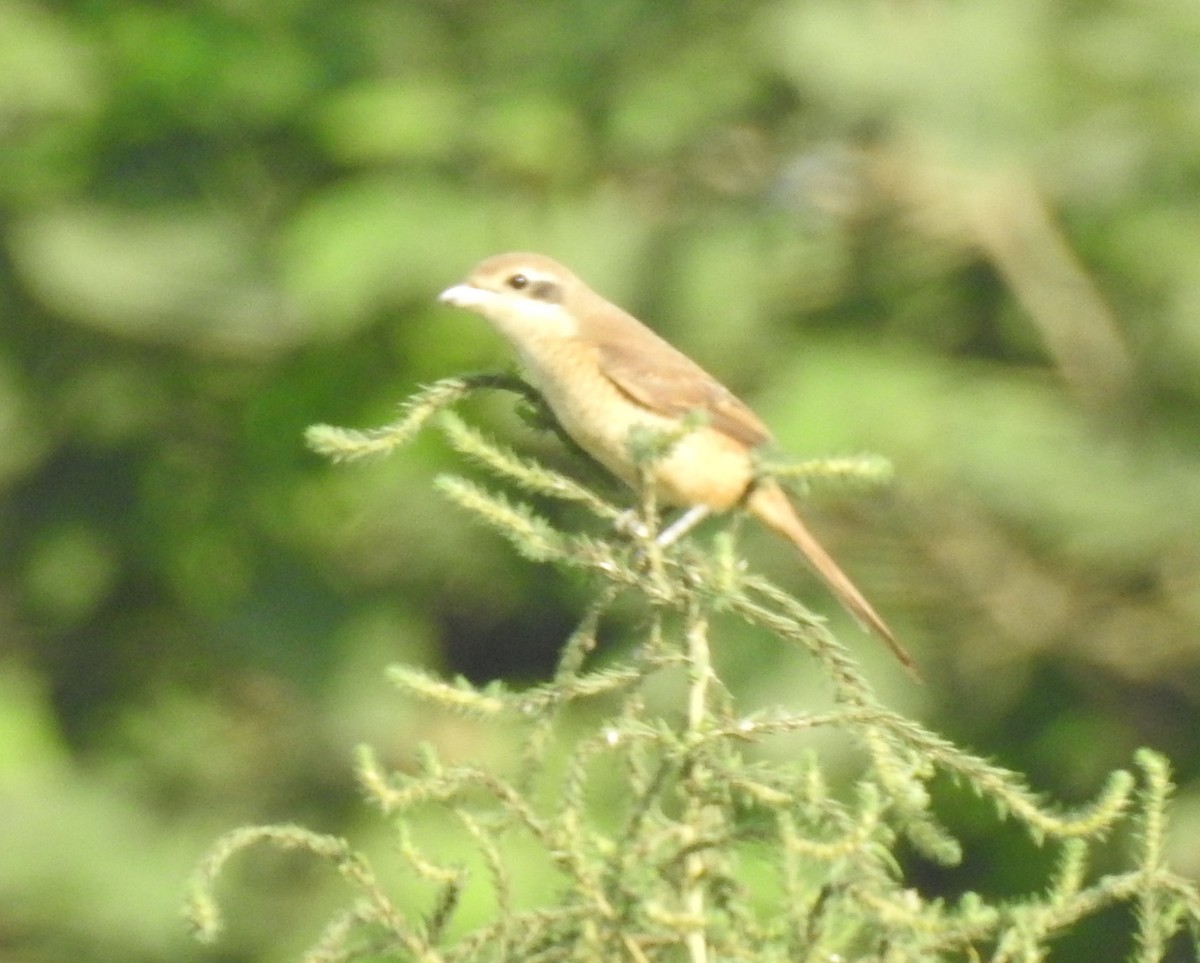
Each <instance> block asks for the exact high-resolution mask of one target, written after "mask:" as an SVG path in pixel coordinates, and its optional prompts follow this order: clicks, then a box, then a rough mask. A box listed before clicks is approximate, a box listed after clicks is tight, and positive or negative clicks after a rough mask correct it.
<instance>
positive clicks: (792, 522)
mask: <svg viewBox="0 0 1200 963" xmlns="http://www.w3.org/2000/svg"><path fill="white" fill-rule="evenodd" d="M746 508H747V509H748V510H749V512H750V513H751V514H752V515H754V516H755V517H756V518H757V519H758V520H759V521H760V522H762V523H763V524H764V525H766V526H767V527H768V528H770V529H772V530H774V531H776V532H778V533H779V534H780V535H782V536H784V538H786V539H787V540H788V541H790V542H791V543H792V544H793V545H795V546H796V548H797V549H799V550H800V554H801V555H803V556H804V558H805V560H806V561H807V562H808V564H809V565H810V566H812V568H813V571H815V572H816V573H817V574H818V575H819V576H820V577H821V579H822V580H823V581H824V582H825V584H826V585H827V586H829V589H830V591H832V592H833V594H834V596H836V598H837V600H838V601H839V602H840V603H841V604H842V607H843V608H844V609H845V610H846V611H847V612H849V613H850V614H851V615H853V616H854V618H855V619H856V620H857V621H858V623H859V624H860V625H861V626H862V627H863V628H864V629H866V630H868V631H871V632H874V633H875V634H876V635H877V636H879V638H880V639H882V640H883V641H884V643H886V645H887V647H888V648H889V649H891V650H892V654H893V655H895V656H896V658H897V659H899V660H900V662H901V664H902V665H903V666H904V668H905V669H907V670H908V672H909V674H910V675H912V676H913V677H914V678H915V679H917V680H918V681H921V673H920V672H919V671H918V669H917V664H916V662H915V661H913V657H912V656H911V655H909V654H908V650H907V649H905V648H904V646H903V645H901V644H900V642H899V641H898V640H897V639H896V636H895V635H894V634H893V633H892V630H891V629H890V628H888V626H887V623H886V622H884V621H883V619H882V618H880V616H879V614H878V613H877V612H876V611H875V609H874V608H872V607H871V603H870V602H868V601H867V600H866V598H865V597H864V596H863V594H862V592H860V591H859V590H858V588H857V587H856V586H855V585H854V583H853V582H851V581H850V578H849V576H848V575H846V573H845V572H843V571H842V570H841V568H840V567H839V566H838V564H837V562H835V561H834V560H833V557H832V556H831V555H830V554H829V553H828V552H827V551H825V549H824V548H822V547H821V543H820V542H818V541H817V540H816V538H815V537H814V536H813V534H812V532H810V531H809V530H808V528H807V527H806V526H805V524H804V522H802V521H801V520H800V516H799V515H797V514H796V510H795V509H794V508H793V507H792V503H791V502H789V501H788V498H787V495H785V494H784V492H783V489H782V488H780V487H779V485H777V484H776V483H775V482H771V481H766V482H762V483H760V484H759V485H758V486H757V487H756V488H755V489H754V491H752V492H751V493H750V497H749V498H748V499H747V500H746Z"/></svg>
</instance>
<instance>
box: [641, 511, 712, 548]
mask: <svg viewBox="0 0 1200 963" xmlns="http://www.w3.org/2000/svg"><path fill="white" fill-rule="evenodd" d="M711 512H712V509H711V508H709V507H708V506H707V505H693V506H692V507H691V508H689V509H688V510H687V511H685V512H684V513H683V514H682V515H680V516H679V517H678V518H677V519H675V521H673V522H671V524H670V525H668V526H667V527H666V528H664V529H663V530H662V531H661V532H659V533H658V537H657V538H655V539H654V541H655V542H656V543H657V544H658V546H659V548H667V547H668V546H671V545H674V544H675V543H676V542H677V541H679V540H680V539H681V538H683V536H684V535H686V534H687V533H688V532H690V531H691V530H692V529H693V528H695V527H696V526H697V525H699V524H700V523H701V522H702V521H704V519H706V518H708V516H709V514H711Z"/></svg>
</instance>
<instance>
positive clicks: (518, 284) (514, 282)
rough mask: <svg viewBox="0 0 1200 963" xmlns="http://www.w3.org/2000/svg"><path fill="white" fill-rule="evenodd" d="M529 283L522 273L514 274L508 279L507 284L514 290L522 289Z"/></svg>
mask: <svg viewBox="0 0 1200 963" xmlns="http://www.w3.org/2000/svg"><path fill="white" fill-rule="evenodd" d="M528 285H529V278H527V277H526V276H525V275H524V274H514V275H513V276H512V277H510V278H509V279H508V286H509V287H510V288H512V289H513V290H514V291H521V290H524V288H526V287H527V286H528Z"/></svg>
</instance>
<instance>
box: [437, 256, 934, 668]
mask: <svg viewBox="0 0 1200 963" xmlns="http://www.w3.org/2000/svg"><path fill="white" fill-rule="evenodd" d="M440 300H441V301H443V302H444V303H446V304H452V305H454V306H456V307H460V308H466V309H467V310H469V311H474V312H475V313H477V314H480V315H482V316H483V317H484V318H485V319H486V320H487V321H489V322H490V323H491V324H492V326H493V327H495V328H496V330H497V331H499V332H500V333H501V334H502V335H504V337H506V338H507V339H508V340H509V341H510V342H511V343H512V346H513V347H514V348H515V349H516V352H517V355H518V356H519V357H520V360H521V362H522V364H523V365H524V367H525V370H526V372H527V373H528V377H529V380H530V382H531V383H532V384H533V387H534V388H536V389H537V390H538V392H539V393H540V394H541V395H542V397H543V398H545V400H546V403H547V404H548V405H549V406H550V410H551V411H552V412H553V413H554V416H555V417H556V418H557V419H558V421H559V423H560V424H561V425H562V427H563V429H564V430H565V431H566V432H567V434H568V435H570V436H571V437H572V438H573V439H575V441H576V442H577V443H578V444H579V446H580V447H581V448H583V449H584V451H586V452H587V453H588V454H590V455H591V456H592V457H593V458H595V459H596V460H597V461H598V462H600V464H602V465H603V466H604V467H605V468H607V469H608V470H609V471H611V472H612V473H613V474H614V475H616V476H617V477H618V478H620V479H622V480H624V481H625V482H626V483H628V484H629V485H631V486H634V487H636V486H638V485H639V484H640V483H641V481H642V478H643V475H646V474H648V477H649V480H650V481H651V482H652V483H653V484H654V486H655V493H656V495H657V497H658V498H659V499H660V500H661V501H662V502H663V503H664V504H667V505H675V506H682V507H686V508H688V509H690V511H689V513H688V518H689V520H690V521H691V522H695V521H698V520H699V518H701V517H703V516H704V515H705V514H707V513H709V512H724V511H727V510H729V509H731V508H734V507H737V506H740V507H743V508H744V509H745V510H746V511H748V512H749V513H750V514H751V515H753V516H754V517H755V518H757V519H758V520H759V521H761V522H762V523H763V524H764V525H766V526H767V527H768V528H770V529H772V530H773V531H775V532H778V533H779V534H780V535H782V536H783V537H784V538H786V539H787V540H788V541H790V542H791V543H792V544H793V545H795V546H796V548H797V549H799V550H800V553H801V554H802V555H803V556H804V557H805V559H807V560H808V563H809V564H810V565H811V566H812V567H813V569H814V570H815V571H816V573H817V574H818V575H819V576H820V577H821V578H822V579H823V580H824V581H825V584H826V585H828V586H829V588H830V589H831V590H832V592H833V594H834V595H835V596H837V599H838V601H839V602H841V604H842V605H843V606H844V607H845V608H846V610H847V611H848V612H849V613H850V614H851V615H853V616H854V617H855V618H856V619H857V620H858V621H859V622H860V623H861V624H862V625H863V626H864V627H867V628H869V629H871V630H872V631H874V632H875V633H876V634H877V635H878V636H879V637H880V638H881V639H883V641H884V642H886V643H887V645H888V646H889V648H891V650H892V652H894V653H895V654H896V656H897V658H899V659H900V661H901V662H902V663H903V664H904V665H905V667H906V668H908V669H909V670H910V671H912V672H914V673H915V672H916V669H915V665H914V663H913V660H912V658H911V656H909V654H908V652H907V651H906V650H905V649H904V647H903V646H901V645H900V643H899V642H898V641H897V640H896V637H895V636H894V635H893V634H892V631H891V629H889V628H888V627H887V624H886V623H885V622H884V621H883V619H881V618H880V617H879V615H878V614H877V613H876V612H875V610H874V609H873V608H872V607H871V603H870V602H868V601H867V600H866V598H864V597H863V594H862V593H861V592H860V591H859V590H858V589H857V588H855V586H854V583H853V582H851V581H850V579H849V578H848V577H847V576H846V574H845V573H844V572H843V571H842V570H841V568H839V567H838V565H837V563H836V562H835V561H834V560H833V559H832V558H831V557H830V555H829V553H828V552H826V551H825V549H824V548H822V547H821V545H820V543H819V542H818V541H817V540H816V538H814V537H813V535H812V534H811V533H810V532H809V530H808V528H806V527H805V525H804V523H803V522H802V521H801V520H800V518H799V516H798V515H797V514H796V512H795V509H793V508H792V505H791V502H789V501H788V499H787V496H786V495H785V494H784V492H783V489H782V488H781V487H780V486H779V484H778V483H777V482H775V481H773V480H771V479H770V478H765V477H759V476H757V475H756V473H755V457H754V452H755V450H756V449H758V448H760V447H761V446H763V445H766V444H767V443H769V442H770V441H771V433H770V432H769V431H768V430H767V427H766V426H765V425H764V424H763V423H762V422H761V421H760V420H759V418H758V416H757V415H755V414H754V412H753V411H751V410H750V409H749V408H748V407H747V406H746V405H745V404H744V403H743V402H741V401H740V400H738V398H736V397H735V396H734V395H733V393H732V392H730V391H729V390H728V389H727V388H725V387H724V385H722V384H721V383H720V382H719V381H717V379H716V378H714V377H713V376H712V375H710V374H709V373H708V372H707V371H705V370H704V369H703V368H701V367H700V366H699V365H698V364H696V363H695V362H694V361H692V360H691V359H690V358H688V357H687V356H686V355H684V354H683V353H682V352H680V351H678V350H676V349H675V348H673V347H672V346H671V345H669V344H668V343H667V342H666V341H664V340H663V339H662V338H660V337H659V336H658V335H657V334H655V333H654V332H653V331H651V330H650V329H649V328H647V327H646V326H645V325H644V324H642V323H641V322H640V321H638V320H637V318H635V317H633V316H632V315H630V314H627V313H626V312H624V311H622V310H621V309H620V308H618V307H617V306H616V305H613V304H610V303H609V302H608V301H606V300H604V298H602V297H600V295H598V294H596V292H594V291H593V290H591V288H589V287H588V286H587V285H586V284H584V283H583V282H582V281H581V280H579V278H577V277H576V276H575V275H574V274H572V273H571V272H570V271H569V270H567V268H565V267H563V266H562V265H561V264H558V263H557V262H555V261H552V260H551V259H550V258H547V257H543V256H542V255H540V254H500V255H497V256H495V257H491V258H488V259H487V260H486V261H483V262H482V263H480V264H478V265H477V266H476V267H475V268H474V270H472V271H471V273H470V274H469V275H467V278H466V280H465V281H463V282H462V283H461V284H456V285H455V286H454V287H452V288H449V289H447V290H446V291H444V292H442V295H441V298H440ZM693 412H699V413H700V415H701V416H702V417H701V419H700V420H699V423H698V425H697V427H695V428H693V429H692V430H683V429H684V428H685V423H684V419H685V417H687V416H688V415H689V414H691V413H693ZM635 429H649V430H651V431H657V432H661V433H664V434H678V435H679V436H680V437H679V439H678V441H676V442H675V444H674V445H673V446H671V447H670V449H669V450H668V451H667V453H666V454H665V455H664V456H663V457H662V458H660V459H659V460H657V461H654V462H653V463H652V464H650V465H649V466H645V467H642V466H639V465H638V464H637V463H636V462H635V459H634V456H633V453H632V451H631V448H630V438H631V434H630V433H631V432H632V431H633V430H635Z"/></svg>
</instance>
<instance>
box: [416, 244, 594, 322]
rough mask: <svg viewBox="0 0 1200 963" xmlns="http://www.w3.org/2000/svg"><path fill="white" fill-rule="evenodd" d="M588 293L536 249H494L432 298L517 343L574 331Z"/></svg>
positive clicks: (584, 287)
mask: <svg viewBox="0 0 1200 963" xmlns="http://www.w3.org/2000/svg"><path fill="white" fill-rule="evenodd" d="M589 296H593V297H594V295H592V292H591V291H590V290H589V289H588V288H587V286H586V285H584V283H583V282H582V281H580V280H579V278H577V277H576V276H575V275H574V274H572V273H571V272H570V271H569V270H568V269H567V268H565V267H563V266H562V265H561V264H559V263H558V262H557V261H553V260H551V259H550V258H548V257H545V256H544V255H541V254H525V253H515V254H497V255H496V256H495V257H490V258H488V259H487V260H485V261H482V262H480V263H479V264H477V265H476V266H475V267H474V268H473V269H472V270H471V272H470V273H469V274H468V275H467V277H466V279H465V280H463V281H462V282H461V283H460V284H456V285H454V286H453V287H451V288H447V289H446V290H445V291H443V292H442V293H441V295H440V296H439V298H438V300H439V301H441V302H442V303H443V304H452V305H454V306H455V307H458V308H466V309H467V310H468V311H474V312H475V313H476V314H479V315H482V316H483V317H484V318H486V319H487V320H488V321H490V322H491V323H492V324H493V325H494V326H495V327H496V328H497V329H498V330H499V331H500V332H501V333H502V334H504V335H506V336H507V337H508V338H510V339H511V340H514V341H516V342H517V343H524V342H525V341H527V340H528V339H530V338H538V339H540V338H545V337H555V336H557V337H564V338H569V337H573V336H575V335H576V334H578V333H579V325H578V321H577V318H578V317H579V314H578V309H580V308H582V307H583V305H582V304H580V302H581V301H584V300H586V299H587V298H588V297H589Z"/></svg>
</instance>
